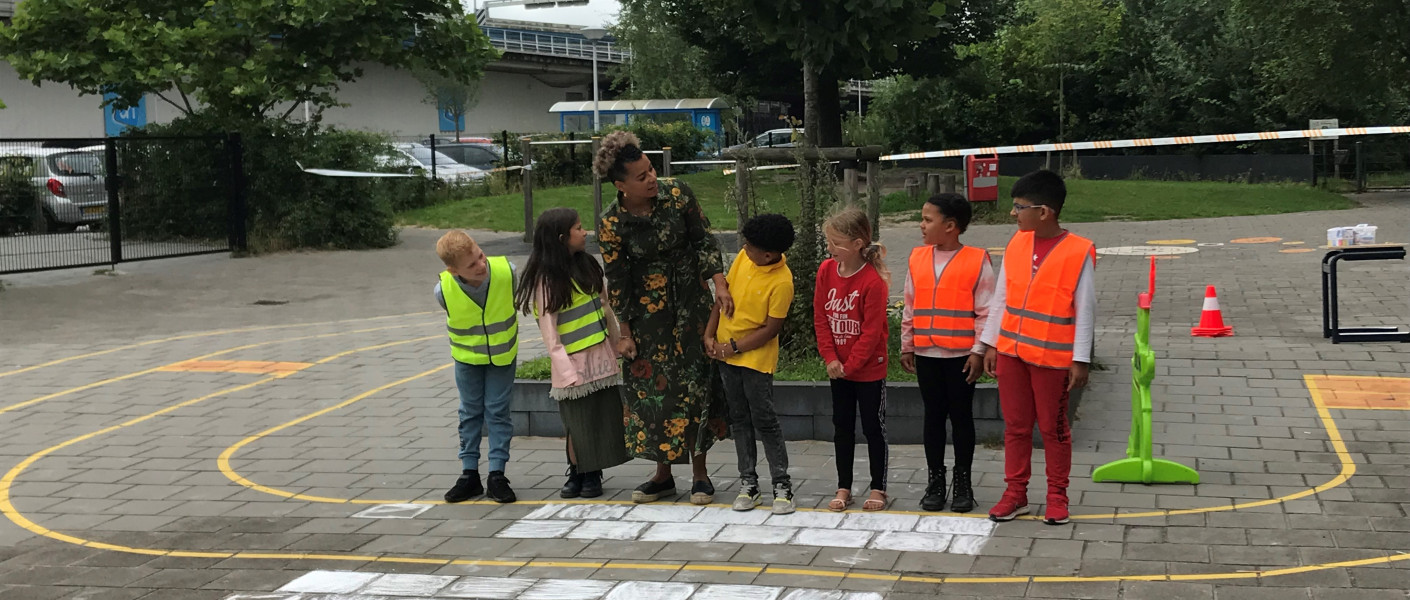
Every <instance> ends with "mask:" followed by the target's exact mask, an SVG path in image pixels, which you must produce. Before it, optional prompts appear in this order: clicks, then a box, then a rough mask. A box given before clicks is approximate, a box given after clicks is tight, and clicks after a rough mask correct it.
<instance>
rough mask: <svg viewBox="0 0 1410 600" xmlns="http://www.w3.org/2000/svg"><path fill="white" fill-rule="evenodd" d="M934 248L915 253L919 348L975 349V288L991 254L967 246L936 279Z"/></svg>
mask: <svg viewBox="0 0 1410 600" xmlns="http://www.w3.org/2000/svg"><path fill="white" fill-rule="evenodd" d="M934 248H935V247H934V246H920V247H918V248H916V249H914V250H911V259H910V269H911V286H912V287H913V288H914V291H915V296H914V297H915V305H914V307H913V308H914V310H913V314H914V316H915V322H914V328H913V330H912V331H913V333H914V336H915V337H914V339H915V347H916V348H932V347H935V348H945V349H947V350H965V351H968V350H969V349H971V348H973V347H974V316H975V315H974V288H975V287H976V286H978V285H979V274H980V272H981V271H982V270H983V269H984V263H985V262H987V261H988V260H989V253H988V252H985V251H984V250H983V249H982V248H975V247H973V246H963V247H961V248H960V250H959V252H956V253H955V256H954V257H952V258H951V259H950V262H948V263H945V268H944V269H941V271H940V276H939V277H936V276H935V250H934Z"/></svg>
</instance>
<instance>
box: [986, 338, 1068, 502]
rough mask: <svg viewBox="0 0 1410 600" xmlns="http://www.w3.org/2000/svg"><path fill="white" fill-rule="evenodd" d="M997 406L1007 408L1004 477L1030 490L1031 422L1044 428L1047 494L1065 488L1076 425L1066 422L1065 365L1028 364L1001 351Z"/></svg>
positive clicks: (1013, 486) (1019, 489) (1013, 488)
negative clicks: (1058, 367) (1044, 365)
mask: <svg viewBox="0 0 1410 600" xmlns="http://www.w3.org/2000/svg"><path fill="white" fill-rule="evenodd" d="M995 375H996V376H997V379H998V380H999V406H1000V408H1002V409H1003V412H1004V483H1007V484H1008V491H1009V492H1014V493H1018V494H1027V492H1028V478H1029V477H1030V476H1031V475H1032V473H1033V465H1032V460H1033V424H1034V423H1035V422H1036V423H1037V424H1038V431H1039V432H1041V433H1042V434H1043V454H1044V456H1045V457H1046V458H1047V463H1048V495H1049V496H1052V495H1053V494H1061V495H1065V494H1066V493H1067V476H1068V474H1069V473H1071V472H1072V430H1071V428H1070V427H1069V424H1068V422H1067V380H1068V376H1069V373H1068V370H1067V369H1050V368H1047V367H1038V366H1034V365H1030V364H1028V363H1026V362H1023V361H1022V360H1019V359H1017V358H1014V357H1012V356H1008V355H1004V354H1000V355H999V364H998V366H997V367H996V369H995Z"/></svg>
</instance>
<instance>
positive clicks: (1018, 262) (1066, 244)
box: [998, 231, 1096, 369]
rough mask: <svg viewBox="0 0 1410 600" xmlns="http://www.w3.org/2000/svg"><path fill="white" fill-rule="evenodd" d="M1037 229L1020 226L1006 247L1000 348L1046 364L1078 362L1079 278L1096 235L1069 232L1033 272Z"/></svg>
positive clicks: (1063, 365)
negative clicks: (1074, 359)
mask: <svg viewBox="0 0 1410 600" xmlns="http://www.w3.org/2000/svg"><path fill="white" fill-rule="evenodd" d="M1033 238H1034V236H1033V232H1031V231H1020V232H1018V233H1016V234H1014V236H1013V239H1011V240H1009V245H1008V248H1007V249H1005V250H1004V257H1005V260H1004V285H1005V286H1007V287H1006V288H1004V289H1005V292H1004V295H1005V298H1006V301H1005V305H1006V306H1004V318H1003V322H1002V324H1001V325H1000V327H999V347H998V351H999V352H1002V353H1004V354H1007V355H1009V356H1013V357H1016V358H1018V359H1020V360H1022V361H1023V362H1026V363H1028V364H1031V365H1038V366H1041V367H1052V368H1055V369H1066V368H1069V367H1071V366H1072V346H1073V343H1074V342H1075V341H1076V338H1077V304H1076V302H1075V301H1074V300H1073V297H1074V296H1076V294H1077V280H1078V279H1080V278H1081V277H1082V267H1083V265H1085V264H1086V262H1087V258H1088V257H1095V256H1096V246H1095V245H1093V244H1092V241H1091V240H1088V239H1087V238H1084V237H1081V236H1079V235H1076V234H1073V233H1068V234H1067V236H1066V237H1064V238H1063V239H1062V241H1060V242H1058V243H1057V246H1055V247H1053V249H1052V251H1051V252H1049V253H1048V256H1047V258H1044V259H1043V264H1041V265H1039V266H1038V271H1037V273H1034V272H1033V258H1032V257H1033Z"/></svg>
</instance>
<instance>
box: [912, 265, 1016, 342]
mask: <svg viewBox="0 0 1410 600" xmlns="http://www.w3.org/2000/svg"><path fill="white" fill-rule="evenodd" d="M931 248H932V249H933V256H934V257H935V277H937V278H938V277H940V273H941V272H943V271H944V270H945V265H948V264H950V259H952V258H954V257H955V255H956V254H958V253H959V250H941V249H939V248H935V247H934V246H931ZM996 281H997V277H995V275H994V265H993V264H992V263H990V262H989V261H988V260H985V261H984V263H983V266H981V267H980V270H979V281H978V282H977V283H976V284H975V286H974V331H975V335H974V347H973V348H971V349H969V350H950V349H949V348H940V347H936V346H929V347H926V348H916V347H915V312H916V310H915V298H916V288H915V283H914V282H913V281H911V270H910V269H909V268H908V269H906V291H905V302H904V304H903V307H902V308H901V352H914V353H916V354H917V355H919V356H926V357H930V358H959V357H961V356H968V355H970V354H984V343H983V342H982V341H980V340H982V339H983V338H984V331H985V327H987V326H988V325H987V321H988V315H989V302H990V300H992V298H993V296H994V288H995V287H996V285H995V282H996Z"/></svg>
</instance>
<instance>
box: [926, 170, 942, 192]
mask: <svg viewBox="0 0 1410 600" xmlns="http://www.w3.org/2000/svg"><path fill="white" fill-rule="evenodd" d="M938 193H940V174H939V173H931V174H930V176H929V177H926V178H925V195H926V197H927V198H929V197H930V196H934V195H935V194H938Z"/></svg>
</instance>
